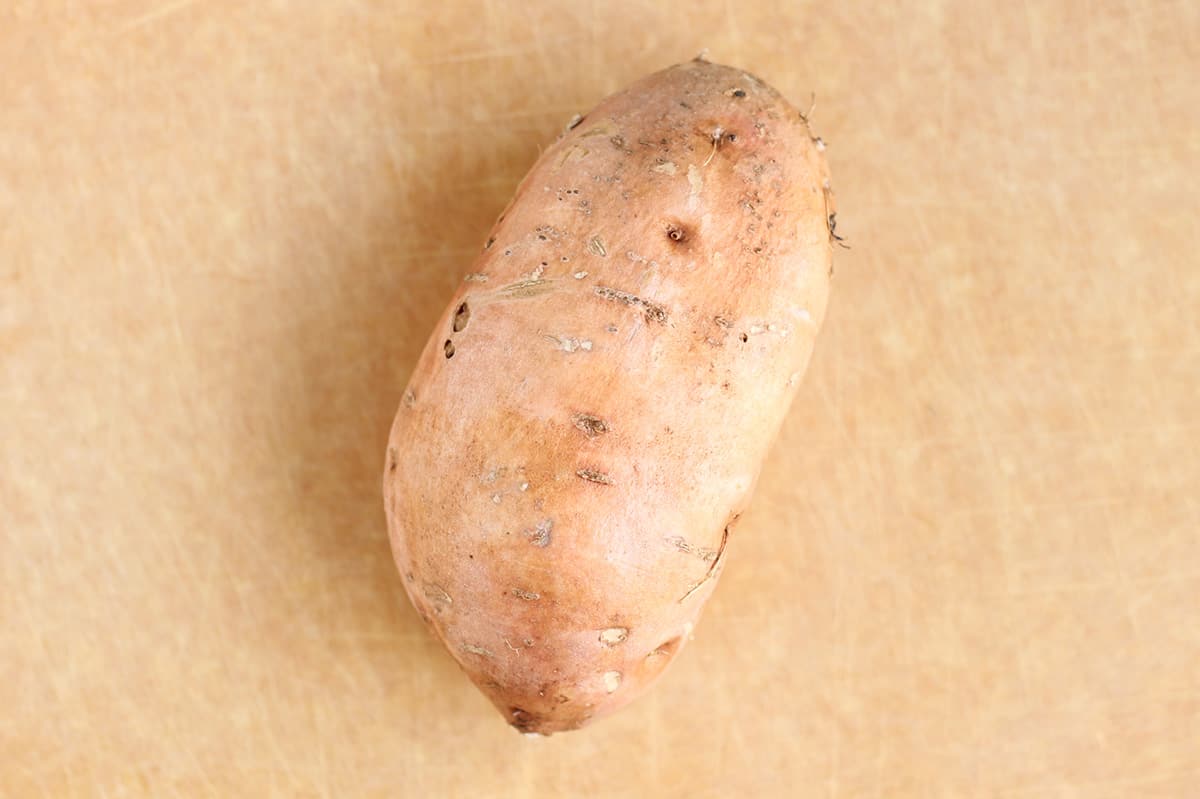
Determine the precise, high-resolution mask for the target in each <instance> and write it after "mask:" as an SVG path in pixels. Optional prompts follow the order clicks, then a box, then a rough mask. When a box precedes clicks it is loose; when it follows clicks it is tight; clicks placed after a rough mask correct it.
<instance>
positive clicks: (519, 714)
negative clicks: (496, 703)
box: [508, 707, 540, 733]
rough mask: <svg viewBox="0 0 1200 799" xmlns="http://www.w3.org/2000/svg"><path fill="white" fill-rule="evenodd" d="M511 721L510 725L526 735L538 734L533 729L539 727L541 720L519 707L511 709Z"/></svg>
mask: <svg viewBox="0 0 1200 799" xmlns="http://www.w3.org/2000/svg"><path fill="white" fill-rule="evenodd" d="M508 714H509V717H510V720H509V722H508V723H509V724H511V725H512V726H514V727H516V728H517V729H518V730H520V731H521V732H524V733H530V732H536V730H534V729H533V728H534V727H535V726H537V724H538V722H539V721H540V719H539V718H538V717H537V716H535V715H534V714H532V713H530V712H529V711H528V710H522V709H521V708H519V707H514V708H511V709H510V710H509V711H508Z"/></svg>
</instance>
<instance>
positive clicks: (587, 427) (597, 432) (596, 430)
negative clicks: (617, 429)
mask: <svg viewBox="0 0 1200 799" xmlns="http://www.w3.org/2000/svg"><path fill="white" fill-rule="evenodd" d="M572 419H573V420H574V421H575V426H576V427H577V428H579V429H580V430H582V431H583V434H584V435H585V436H587V437H588V438H595V437H596V436H601V435H604V434H605V433H607V432H608V422H606V421H604V420H603V419H601V418H600V417H599V416H593V415H592V414H590V413H577V414H575V415H574V416H573V417H572Z"/></svg>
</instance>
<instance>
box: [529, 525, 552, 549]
mask: <svg viewBox="0 0 1200 799" xmlns="http://www.w3.org/2000/svg"><path fill="white" fill-rule="evenodd" d="M552 530H554V520H553V519H543V520H542V521H540V522H538V523H537V526H536V527H534V528H533V529H532V530H526V531H525V537H526V538H528V539H529V543H531V544H533V545H534V546H535V547H538V548H539V549H544V548H546V547H548V546H550V533H551V531H552Z"/></svg>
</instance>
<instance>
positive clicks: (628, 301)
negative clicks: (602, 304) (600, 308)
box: [593, 286, 667, 324]
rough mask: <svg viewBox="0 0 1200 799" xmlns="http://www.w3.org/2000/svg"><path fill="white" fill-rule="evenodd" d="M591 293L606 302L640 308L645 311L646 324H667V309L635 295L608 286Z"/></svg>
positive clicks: (599, 287) (598, 287) (597, 287)
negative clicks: (610, 301)
mask: <svg viewBox="0 0 1200 799" xmlns="http://www.w3.org/2000/svg"><path fill="white" fill-rule="evenodd" d="M593 291H594V292H595V293H596V295H597V296H600V297H603V298H604V299H606V300H612V301H614V302H620V303H623V304H625V305H628V306H631V307H635V308H641V309H642V310H643V311H645V314H646V321H647V322H658V323H659V324H666V322H667V309H666V308H664V307H663V306H661V305H659V304H658V303H656V302H651V301H650V300H645V299H642V298H641V297H639V296H637V295H636V294H630V293H629V292H627V291H621V290H620V289H614V288H611V287H609V286H596V288H595V289H593Z"/></svg>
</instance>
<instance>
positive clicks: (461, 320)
mask: <svg viewBox="0 0 1200 799" xmlns="http://www.w3.org/2000/svg"><path fill="white" fill-rule="evenodd" d="M470 321H471V306H470V305H467V303H466V302H463V303H462V304H461V305H459V306H458V310H456V311H455V312H454V323H453V325H451V327H452V329H453V330H454V332H455V333H461V332H462V331H463V330H466V328H467V323H469V322H470Z"/></svg>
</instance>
